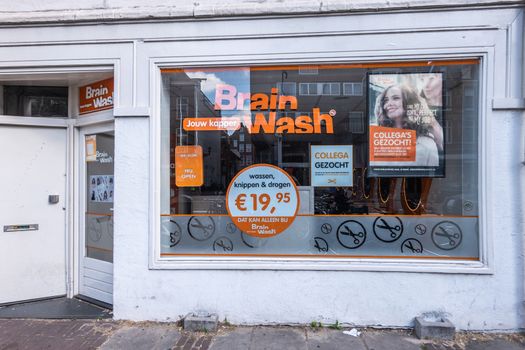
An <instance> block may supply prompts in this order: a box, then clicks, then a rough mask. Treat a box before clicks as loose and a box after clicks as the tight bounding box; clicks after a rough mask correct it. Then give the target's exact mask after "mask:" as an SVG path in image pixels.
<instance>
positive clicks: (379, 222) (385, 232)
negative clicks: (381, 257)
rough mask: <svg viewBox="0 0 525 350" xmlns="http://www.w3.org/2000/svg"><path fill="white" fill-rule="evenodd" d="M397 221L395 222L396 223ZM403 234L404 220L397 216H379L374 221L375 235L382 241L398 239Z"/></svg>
mask: <svg viewBox="0 0 525 350" xmlns="http://www.w3.org/2000/svg"><path fill="white" fill-rule="evenodd" d="M394 221H395V223H394ZM402 234H403V222H401V219H400V218H398V217H397V216H394V217H381V216H380V217H378V218H377V219H375V221H374V235H375V236H376V237H377V239H379V240H380V241H382V242H386V243H391V242H395V241H397V240H398V239H399V238H400V237H401V235H402Z"/></svg>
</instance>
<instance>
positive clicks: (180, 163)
mask: <svg viewBox="0 0 525 350" xmlns="http://www.w3.org/2000/svg"><path fill="white" fill-rule="evenodd" d="M203 183H204V172H203V159H202V147H201V146H177V147H175V184H176V185H177V186H178V187H200V186H202V184H203Z"/></svg>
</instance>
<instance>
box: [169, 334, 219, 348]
mask: <svg viewBox="0 0 525 350" xmlns="http://www.w3.org/2000/svg"><path fill="white" fill-rule="evenodd" d="M212 339H213V337H212V336H211V335H202V334H199V333H195V334H182V335H181V337H180V338H179V340H178V341H177V343H176V344H175V346H174V347H173V348H171V350H208V348H209V347H210V344H211V341H212Z"/></svg>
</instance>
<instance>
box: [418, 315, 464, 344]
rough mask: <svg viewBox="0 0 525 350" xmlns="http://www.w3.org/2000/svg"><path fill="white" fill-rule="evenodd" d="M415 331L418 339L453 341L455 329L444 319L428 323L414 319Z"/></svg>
mask: <svg viewBox="0 0 525 350" xmlns="http://www.w3.org/2000/svg"><path fill="white" fill-rule="evenodd" d="M415 331H416V336H417V337H418V338H419V339H454V335H455V334H456V327H454V325H453V324H452V322H450V321H449V320H448V319H446V318H440V319H438V320H436V321H429V320H425V318H423V317H416V320H415Z"/></svg>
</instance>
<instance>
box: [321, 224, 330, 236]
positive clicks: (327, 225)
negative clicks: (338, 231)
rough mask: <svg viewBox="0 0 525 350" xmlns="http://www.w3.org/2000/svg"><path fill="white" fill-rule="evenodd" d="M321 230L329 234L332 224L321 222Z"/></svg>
mask: <svg viewBox="0 0 525 350" xmlns="http://www.w3.org/2000/svg"><path fill="white" fill-rule="evenodd" d="M321 232H322V233H324V234H325V235H327V234H329V233H330V232H332V225H330V224H329V223H324V224H322V225H321Z"/></svg>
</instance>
